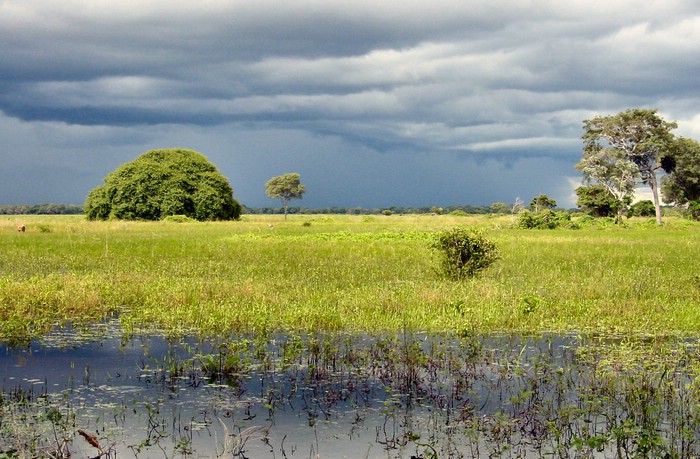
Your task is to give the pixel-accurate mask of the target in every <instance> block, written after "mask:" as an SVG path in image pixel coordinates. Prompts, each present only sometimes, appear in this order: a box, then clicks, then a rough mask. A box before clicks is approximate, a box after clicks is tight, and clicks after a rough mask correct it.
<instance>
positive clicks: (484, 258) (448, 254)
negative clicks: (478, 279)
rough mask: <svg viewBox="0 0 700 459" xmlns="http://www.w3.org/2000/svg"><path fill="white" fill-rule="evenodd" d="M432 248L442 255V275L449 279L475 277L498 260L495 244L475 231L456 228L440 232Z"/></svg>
mask: <svg viewBox="0 0 700 459" xmlns="http://www.w3.org/2000/svg"><path fill="white" fill-rule="evenodd" d="M432 248H433V249H436V250H438V251H440V252H441V254H442V273H443V274H444V275H445V276H447V277H449V278H451V279H455V280H458V279H465V278H468V277H474V276H476V275H477V274H478V273H479V272H480V271H482V270H484V269H486V268H488V267H489V266H491V265H492V264H493V263H494V262H495V261H496V260H498V258H499V253H498V248H497V247H496V244H495V243H494V242H493V241H491V240H489V239H488V238H486V236H484V234H483V233H482V232H481V231H479V230H476V229H471V228H464V227H456V228H453V229H450V230H445V231H441V232H439V233H438V234H437V236H436V238H435V240H434V241H433V243H432Z"/></svg>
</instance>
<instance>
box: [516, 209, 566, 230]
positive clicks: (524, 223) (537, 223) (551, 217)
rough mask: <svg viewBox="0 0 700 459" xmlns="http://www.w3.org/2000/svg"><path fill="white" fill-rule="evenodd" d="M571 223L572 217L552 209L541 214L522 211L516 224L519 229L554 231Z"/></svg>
mask: <svg viewBox="0 0 700 459" xmlns="http://www.w3.org/2000/svg"><path fill="white" fill-rule="evenodd" d="M570 223H571V215H570V214H568V213H567V212H555V211H553V210H551V209H547V210H542V211H540V212H531V211H529V210H527V209H525V210H521V211H520V213H519V214H518V221H517V223H516V225H517V227H518V228H525V229H554V228H558V227H560V226H567V225H569V224H570Z"/></svg>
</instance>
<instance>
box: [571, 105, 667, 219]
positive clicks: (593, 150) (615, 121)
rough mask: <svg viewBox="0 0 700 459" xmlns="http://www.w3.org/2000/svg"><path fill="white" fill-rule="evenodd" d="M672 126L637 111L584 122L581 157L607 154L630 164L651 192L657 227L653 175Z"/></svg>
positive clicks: (656, 185) (656, 191) (649, 113)
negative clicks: (634, 167) (583, 143)
mask: <svg viewBox="0 0 700 459" xmlns="http://www.w3.org/2000/svg"><path fill="white" fill-rule="evenodd" d="M676 127H677V124H676V123H675V122H668V121H665V120H664V119H662V118H661V117H660V116H659V115H657V114H656V110H650V109H640V108H634V109H629V110H626V111H624V112H620V113H618V114H617V115H612V116H598V117H595V118H593V119H590V120H585V121H584V130H585V133H584V135H583V140H584V142H585V147H584V156H585V155H586V153H587V152H588V153H590V154H594V155H599V154H608V155H609V156H611V157H614V158H615V161H616V162H619V163H623V162H624V160H625V159H626V160H627V161H629V162H631V163H633V164H634V165H635V166H636V167H637V171H638V174H639V175H638V177H639V178H640V179H641V182H642V183H644V184H645V185H648V186H649V188H650V189H651V194H652V197H653V200H654V208H655V210H656V222H657V223H658V224H661V202H660V200H659V183H658V179H657V175H656V174H657V172H658V171H659V170H660V169H661V168H662V167H661V159H662V157H663V156H664V154H665V153H666V152H667V151H668V149H669V147H670V144H671V143H672V141H673V134H672V133H671V130H672V129H675V128H676Z"/></svg>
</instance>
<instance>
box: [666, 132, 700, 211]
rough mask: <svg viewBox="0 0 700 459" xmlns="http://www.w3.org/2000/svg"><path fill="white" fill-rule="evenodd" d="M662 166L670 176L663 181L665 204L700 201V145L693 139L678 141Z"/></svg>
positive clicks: (682, 138)
mask: <svg viewBox="0 0 700 459" xmlns="http://www.w3.org/2000/svg"><path fill="white" fill-rule="evenodd" d="M661 165H662V166H663V168H664V170H665V171H666V172H667V173H668V175H666V176H664V177H663V178H662V179H661V193H662V194H663V198H664V201H665V202H668V203H676V204H685V203H687V202H690V201H698V200H700V144H699V143H698V142H697V141H695V140H693V139H686V138H684V137H680V138H678V139H676V140H675V141H674V142H673V144H672V146H671V148H669V150H668V152H667V153H666V156H664V157H663V159H662V161H661Z"/></svg>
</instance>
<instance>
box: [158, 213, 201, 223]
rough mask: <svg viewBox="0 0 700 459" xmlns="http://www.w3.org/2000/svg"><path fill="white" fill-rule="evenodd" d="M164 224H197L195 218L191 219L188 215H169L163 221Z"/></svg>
mask: <svg viewBox="0 0 700 459" xmlns="http://www.w3.org/2000/svg"><path fill="white" fill-rule="evenodd" d="M163 221H164V222H170V223H189V222H196V221H197V220H195V219H194V218H190V217H188V216H187V215H180V214H178V215H168V216H167V217H165V218H164V219H163Z"/></svg>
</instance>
